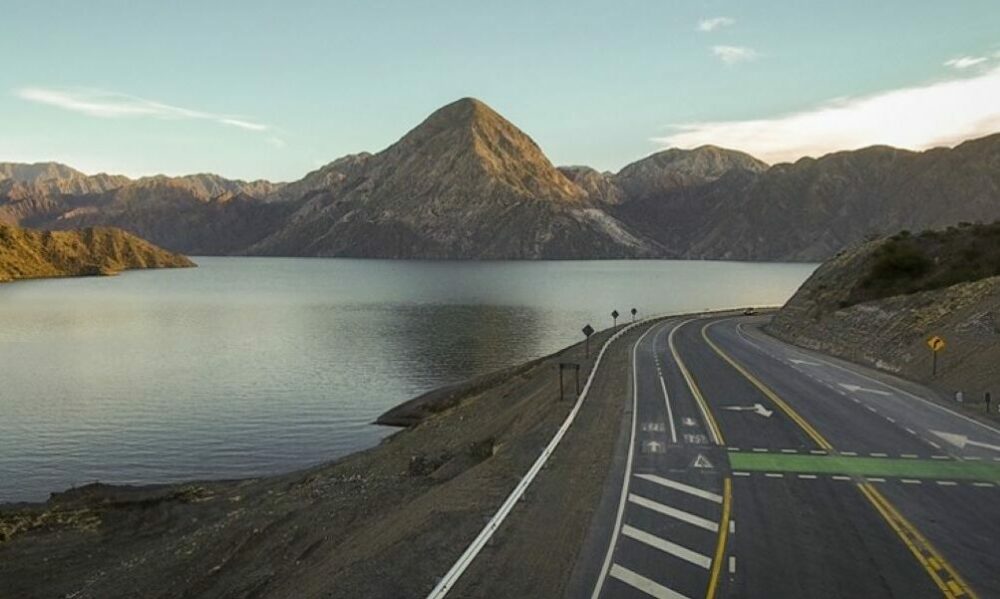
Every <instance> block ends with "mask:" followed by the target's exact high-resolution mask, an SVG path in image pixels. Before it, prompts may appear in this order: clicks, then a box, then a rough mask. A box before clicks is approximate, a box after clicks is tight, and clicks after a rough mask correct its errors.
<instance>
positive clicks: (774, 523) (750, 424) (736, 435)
mask: <svg viewBox="0 0 1000 599" xmlns="http://www.w3.org/2000/svg"><path fill="white" fill-rule="evenodd" d="M705 325H706V323H704V322H694V323H691V324H690V325H687V326H685V327H682V329H681V330H679V331H678V333H677V338H678V347H679V353H680V354H681V356H682V359H684V360H685V361H687V362H688V363H689V364H690V367H689V368H690V370H691V372H692V374H693V375H694V378H695V379H696V382H697V383H698V384H700V385H701V386H702V387H703V388H704V389H710V391H705V393H704V397H705V399H706V400H707V402H708V403H709V404H710V408H711V410H712V412H714V413H716V414H718V413H719V412H720V411H721V409H722V408H723V407H724V406H725V405H728V404H727V402H728V401H729V397H730V396H731V394H732V393H734V392H735V391H734V390H737V389H738V390H739V393H740V394H741V397H742V398H743V399H744V401H746V402H752V403H763V404H765V405H768V406H773V409H774V414H773V415H772V416H771V418H770V419H764V418H755V419H749V418H742V419H740V418H732V417H730V418H726V417H725V416H721V417H720V422H721V423H722V431H723V434H724V436H725V437H726V439H727V445H728V446H729V447H730V452H729V458H730V459H731V460H732V459H734V458H735V457H736V456H737V455H742V454H740V453H738V452H740V451H745V452H746V453H747V454H749V456H773V459H777V460H781V459H782V458H784V459H791V457H792V456H790V454H789V453H786V452H792V453H793V454H794V456H795V457H802V456H805V457H809V456H811V457H815V458H820V457H826V456H828V455H829V454H830V451H829V450H828V449H825V448H830V447H831V444H830V443H829V441H828V440H827V439H826V438H825V437H824V436H823V435H822V434H820V433H819V432H818V431H817V430H816V428H815V427H813V426H812V425H811V424H810V423H809V422H808V421H807V420H806V419H805V418H803V417H802V416H801V415H800V414H798V412H797V411H796V409H795V408H794V407H793V406H792V405H791V404H790V403H789V402H787V401H786V398H784V397H783V396H781V395H780V394H778V393H775V392H774V390H773V389H771V388H770V387H769V386H768V385H765V384H763V383H762V382H761V381H759V380H757V379H756V377H754V376H753V373H751V372H748V371H746V370H745V369H743V368H742V367H741V365H740V364H739V363H733V362H734V361H733V360H732V359H731V358H729V357H728V356H727V355H726V354H723V353H719V352H716V351H715V349H714V348H713V346H712V343H711V342H710V340H709V339H707V338H706V336H704V335H702V329H703V328H704V327H705ZM685 329H687V330H685ZM772 419H773V420H772ZM789 431H794V433H793V432H789ZM789 438H794V439H795V441H790V440H789ZM736 439H738V440H739V441H738V443H740V444H742V445H744V447H742V448H737V447H735V445H736V443H737V442H736V441H731V440H736ZM782 445H785V447H782ZM734 450H735V451H734ZM734 474H747V473H746V472H734ZM805 474H806V476H807V478H799V477H798V476H797V475H792V476H786V475H785V473H783V472H761V473H759V474H757V475H755V476H753V477H744V476H736V477H734V480H735V482H734V496H733V519H734V520H735V521H737V522H739V523H740V532H738V533H737V534H736V535H734V540H733V545H732V551H733V556H734V557H735V558H736V562H737V564H742V565H740V566H738V567H737V572H736V574H735V576H734V577H733V581H732V585H731V591H732V593H734V595H732V596H768V597H800V596H810V597H840V596H843V595H842V594H841V593H842V591H843V586H844V584H841V585H836V584H831V583H832V582H833V581H837V580H849V581H850V583H845V584H847V587H848V588H851V589H852V593H853V596H866V597H867V596H904V595H905V596H907V597H940V596H941V593H940V592H939V590H938V589H937V587H936V585H935V584H934V583H933V581H932V580H931V579H930V577H928V576H927V575H926V573H925V570H924V569H923V568H922V566H921V564H920V563H919V561H918V560H916V559H914V558H913V556H912V555H910V554H909V553H908V551H907V548H906V547H905V545H904V544H902V543H901V542H900V538H899V537H898V535H896V534H895V532H894V531H893V530H892V529H891V528H890V527H888V526H887V525H886V523H885V522H882V523H881V524H879V518H880V515H879V514H878V513H877V511H876V510H874V509H873V507H872V505H871V503H870V502H869V501H868V500H867V499H866V496H865V495H864V494H861V493H859V491H858V489H857V488H856V487H855V486H854V485H853V484H843V482H842V481H835V480H833V479H831V478H824V479H822V480H821V479H819V477H814V476H813V475H810V474H809V473H805ZM845 478H847V480H851V479H850V478H849V477H845ZM859 556H861V558H860V559H859ZM885 571H888V572H891V573H892V574H890V575H887V574H885V573H884V572H885ZM888 589H891V590H892V592H891V593H888V592H887V590H888Z"/></svg>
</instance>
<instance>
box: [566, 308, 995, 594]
mask: <svg viewBox="0 0 1000 599" xmlns="http://www.w3.org/2000/svg"><path fill="white" fill-rule="evenodd" d="M760 322H761V319H759V318H742V317H741V318H723V319H693V320H673V321H665V322H659V323H657V324H655V325H653V326H652V327H651V328H649V330H648V331H647V332H646V333H645V334H644V335H643V337H642V338H641V339H640V340H639V341H638V342H637V344H636V346H635V348H634V350H633V351H634V360H633V373H632V375H633V377H634V378H633V381H634V383H633V396H632V397H630V398H627V401H629V402H630V404H631V405H630V409H628V410H627V413H626V417H625V422H623V423H622V427H621V441H620V443H619V447H620V452H619V455H616V459H615V462H614V463H615V467H614V470H613V471H612V473H611V475H610V476H609V479H608V480H609V482H608V484H607V486H606V488H605V491H604V497H603V499H602V503H601V508H599V510H598V513H597V515H596V516H595V518H594V521H593V524H592V530H591V531H590V534H589V535H588V542H587V544H586V545H585V546H584V548H583V550H582V551H581V557H580V560H579V562H578V564H577V568H576V571H575V572H574V576H573V580H572V581H571V583H570V588H569V592H568V595H570V596H572V597H592V598H593V599H599V598H611V597H615V598H617V597H625V598H632V597H634V598H649V597H654V598H657V599H678V598H685V597H686V598H692V599H693V598H701V597H705V598H707V599H711V598H713V597H766V598H784V597H787V598H796V599H799V598H804V597H810V598H823V597H905V598H907V599H919V598H924V597H928V598H930V597H980V598H984V599H985V598H986V597H1000V431H998V430H996V429H994V428H992V427H990V426H988V425H984V424H981V423H979V422H977V421H974V420H972V419H969V418H967V417H966V416H963V415H960V414H958V413H956V412H953V411H952V410H950V409H949V408H947V407H944V406H942V405H941V404H940V403H935V402H934V401H931V400H930V399H928V398H930V397H932V396H933V395H932V392H930V391H928V390H926V389H923V388H921V387H919V386H917V385H915V384H912V383H908V382H905V381H900V380H897V379H895V378H893V377H890V376H888V375H884V374H881V373H875V372H872V371H870V370H867V369H864V368H862V367H859V366H855V365H851V364H848V363H846V362H842V361H837V360H834V359H832V358H830V357H827V356H824V355H821V354H816V353H812V352H808V351H805V350H802V349H800V348H797V347H794V346H790V345H787V344H784V343H782V342H779V341H777V340H775V339H773V338H771V337H769V336H767V335H766V334H764V333H762V332H761V331H760V330H759V328H758V325H759V323H760Z"/></svg>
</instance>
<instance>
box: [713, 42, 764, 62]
mask: <svg viewBox="0 0 1000 599" xmlns="http://www.w3.org/2000/svg"><path fill="white" fill-rule="evenodd" d="M712 54H714V55H715V56H716V57H717V58H719V59H720V60H721V61H722V62H724V63H726V64H728V65H733V64H739V63H741V62H750V61H752V60H757V57H758V56H759V54H757V51H756V50H754V49H753V48H746V47H743V46H712Z"/></svg>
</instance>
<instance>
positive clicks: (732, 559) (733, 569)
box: [729, 555, 736, 574]
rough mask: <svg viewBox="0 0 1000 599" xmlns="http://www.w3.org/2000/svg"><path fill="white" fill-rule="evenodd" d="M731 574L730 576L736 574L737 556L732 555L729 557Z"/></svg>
mask: <svg viewBox="0 0 1000 599" xmlns="http://www.w3.org/2000/svg"><path fill="white" fill-rule="evenodd" d="M729 573H730V574H736V556H735V555H730V556H729Z"/></svg>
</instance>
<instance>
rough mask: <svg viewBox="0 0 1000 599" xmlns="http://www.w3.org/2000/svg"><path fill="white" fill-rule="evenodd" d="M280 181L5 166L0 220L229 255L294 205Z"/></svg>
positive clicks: (2, 168) (2, 165)
mask: <svg viewBox="0 0 1000 599" xmlns="http://www.w3.org/2000/svg"><path fill="white" fill-rule="evenodd" d="M282 187H283V184H276V183H270V182H268V181H249V182H247V181H240V180H233V179H226V178H223V177H220V176H218V175H212V174H196V175H186V176H183V177H166V176H163V175H157V176H154V177H143V178H141V179H137V180H132V179H129V178H128V177H123V176H120V175H106V174H98V175H85V174H83V173H81V172H79V171H76V170H74V169H72V168H70V167H67V166H65V165H61V164H58V163H39V164H15V163H0V223H6V224H10V225H19V226H25V227H35V228H44V229H53V230H70V229H79V228H85V227H102V226H104V227H117V228H121V229H125V230H127V231H130V232H132V233H134V234H136V235H138V236H140V237H142V238H144V239H149V240H150V241H152V242H154V243H156V244H158V245H161V246H163V247H167V248H169V249H171V250H173V251H179V252H183V253H187V254H229V253H235V252H237V251H239V250H242V249H244V248H246V247H247V246H249V245H251V244H253V243H255V242H257V241H258V240H260V239H262V238H263V237H264V236H265V235H266V234H268V233H270V232H271V231H273V230H274V229H275V228H276V227H277V226H278V224H277V223H278V222H279V221H281V220H282V219H283V218H284V217H286V216H287V215H288V213H289V212H290V211H291V208H290V207H287V206H280V205H266V203H265V202H264V199H265V198H269V197H272V196H275V195H277V194H278V193H279V192H280V190H281V189H282Z"/></svg>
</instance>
